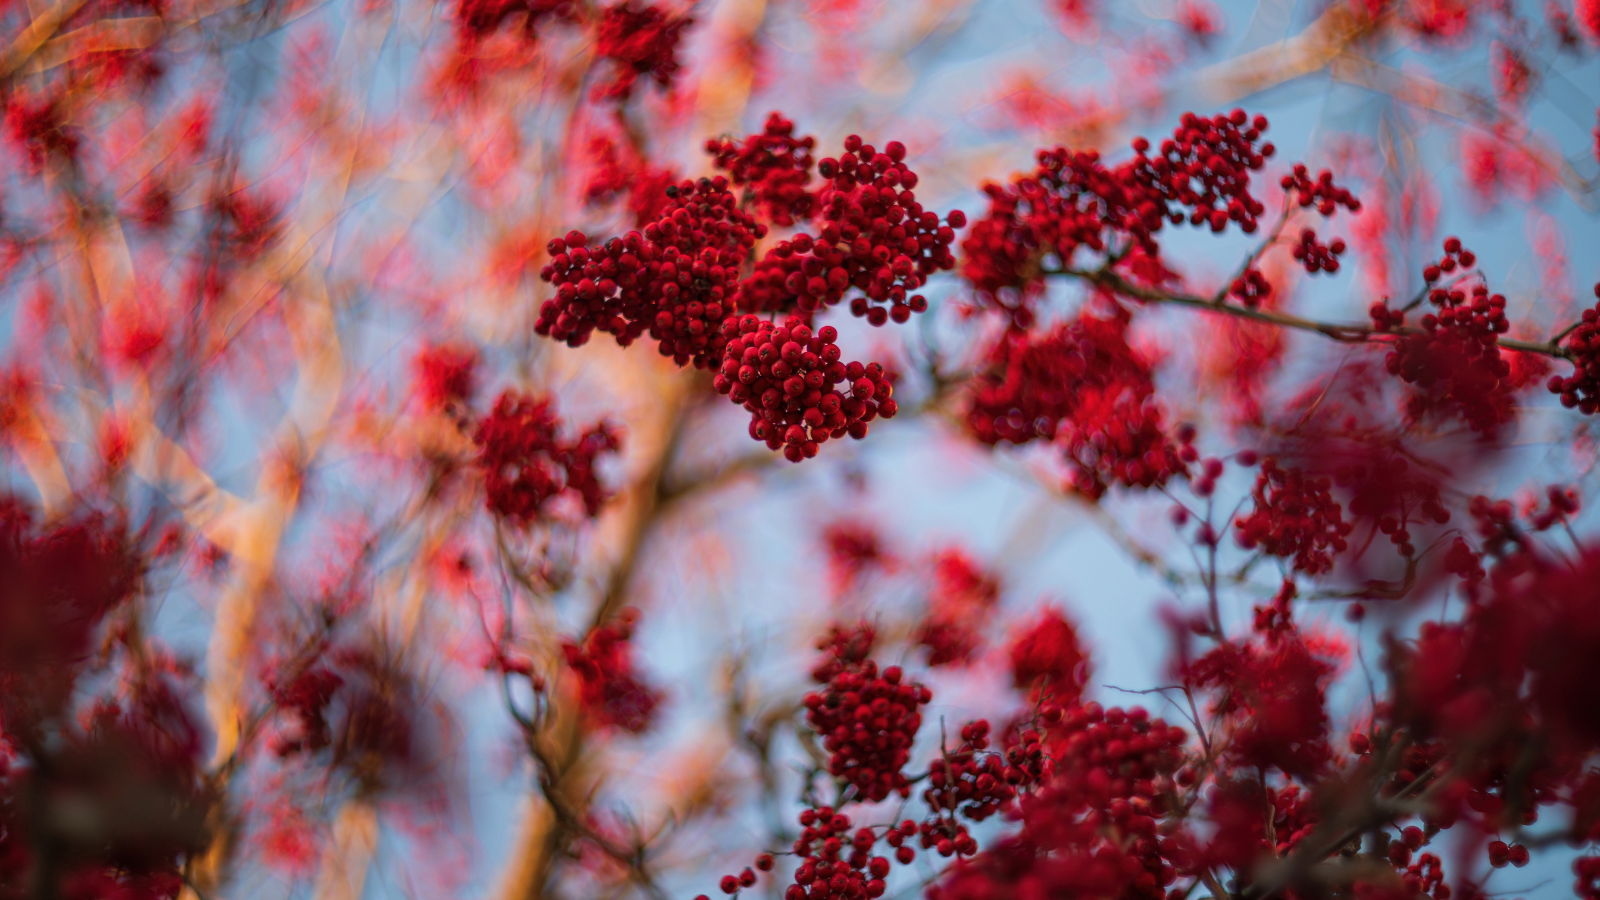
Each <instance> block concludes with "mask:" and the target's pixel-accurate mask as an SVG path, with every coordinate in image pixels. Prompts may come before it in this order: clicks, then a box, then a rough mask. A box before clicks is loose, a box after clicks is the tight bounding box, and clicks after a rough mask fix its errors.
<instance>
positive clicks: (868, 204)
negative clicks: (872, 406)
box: [739, 135, 967, 325]
mask: <svg viewBox="0 0 1600 900" xmlns="http://www.w3.org/2000/svg"><path fill="white" fill-rule="evenodd" d="M844 146H845V152H844V153H843V154H842V155H841V156H840V157H839V158H838V159H833V158H831V157H830V158H828V159H824V160H822V161H821V162H819V163H818V164H817V172H818V174H820V175H822V177H824V178H828V179H832V181H831V183H830V184H828V185H825V186H824V187H823V188H822V190H821V191H820V192H819V193H818V195H817V216H818V217H819V218H820V220H821V225H820V227H818V228H817V229H816V230H817V234H816V235H815V236H813V235H810V234H806V233H801V234H799V235H796V236H795V237H794V238H791V239H790V240H787V241H779V242H778V244H777V245H776V246H775V247H773V248H772V249H771V250H769V251H768V252H767V254H766V256H765V257H763V258H762V260H761V261H760V262H759V263H757V265H756V269H755V272H754V273H753V274H752V275H751V277H750V279H749V280H747V281H746V283H745V284H744V285H743V286H742V292H741V294H740V298H739V308H740V309H741V310H745V311H747V312H759V311H789V310H798V311H800V312H801V313H803V314H806V315H808V316H809V315H810V314H811V313H814V312H816V311H817V310H819V309H824V308H826V307H830V306H835V305H837V304H839V303H840V302H841V301H843V299H844V296H845V293H846V292H847V291H850V290H851V289H852V288H853V289H855V290H857V291H859V292H860V294H859V296H857V297H855V298H854V299H853V300H851V301H850V312H851V314H852V315H854V316H857V317H865V318H866V320H867V321H868V322H869V323H870V324H872V325H882V324H884V323H885V322H887V321H888V320H889V319H891V318H892V319H894V321H896V322H904V321H906V320H907V319H909V318H910V317H911V314H912V313H913V312H916V311H920V310H922V309H926V308H927V307H926V302H927V301H926V299H925V298H922V297H921V296H920V295H911V294H909V293H908V292H910V291H915V290H916V289H917V288H920V287H922V286H923V285H924V284H926V283H927V281H928V276H930V275H932V274H933V273H934V272H935V271H938V270H940V269H953V268H955V257H954V256H953V255H952V254H951V252H950V245H951V244H952V243H953V242H954V241H955V229H957V228H960V227H962V226H963V225H965V224H966V221H967V220H966V216H965V215H963V214H962V212H961V211H960V210H953V211H951V213H950V214H949V215H948V216H947V217H946V218H945V220H944V223H941V222H940V220H939V215H938V213H935V212H933V211H931V210H925V209H923V208H922V204H920V203H918V202H917V199H916V194H915V193H914V192H913V191H912V188H914V187H916V185H917V174H916V173H915V172H913V171H911V169H909V168H908V167H907V166H906V164H905V157H906V148H905V145H904V144H901V143H900V142H899V141H890V142H889V143H888V144H887V145H886V146H885V147H884V149H883V151H882V152H879V151H878V150H877V148H875V147H873V146H872V145H871V144H865V143H862V141H861V138H860V137H857V136H856V135H851V136H850V137H848V138H846V139H845V142H844ZM882 304H888V305H887V306H884V305H882Z"/></svg>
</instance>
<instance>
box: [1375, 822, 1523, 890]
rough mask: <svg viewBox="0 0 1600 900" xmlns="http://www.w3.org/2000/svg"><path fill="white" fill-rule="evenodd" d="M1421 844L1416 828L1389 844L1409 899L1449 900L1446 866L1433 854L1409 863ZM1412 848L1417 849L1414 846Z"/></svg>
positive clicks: (1390, 853) (1418, 829)
mask: <svg viewBox="0 0 1600 900" xmlns="http://www.w3.org/2000/svg"><path fill="white" fill-rule="evenodd" d="M1422 840H1423V834H1422V829H1420V828H1418V827H1416V826H1415V825H1413V826H1411V827H1409V828H1407V829H1406V830H1405V836H1404V837H1403V838H1402V839H1401V840H1398V841H1391V842H1389V862H1391V863H1393V864H1394V866H1395V869H1396V874H1398V875H1399V876H1400V884H1401V885H1402V886H1404V888H1405V891H1406V896H1408V897H1417V898H1421V897H1432V898H1433V900H1450V896H1451V890H1450V885H1448V884H1445V881H1444V865H1443V864H1442V863H1441V862H1440V860H1439V857H1437V856H1435V855H1433V854H1432V853H1424V854H1422V855H1421V856H1418V857H1417V861H1416V862H1410V860H1411V854H1412V852H1413V851H1414V850H1416V849H1417V848H1418V847H1421V846H1422ZM1413 844H1415V846H1412V845H1413ZM1524 852H1526V851H1524ZM1407 863H1410V864H1409V865H1407ZM1361 887H1362V885H1357V887H1356V891H1357V896H1360V889H1361Z"/></svg>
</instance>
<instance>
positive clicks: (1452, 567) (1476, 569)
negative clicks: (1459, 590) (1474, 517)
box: [1444, 537, 1488, 590]
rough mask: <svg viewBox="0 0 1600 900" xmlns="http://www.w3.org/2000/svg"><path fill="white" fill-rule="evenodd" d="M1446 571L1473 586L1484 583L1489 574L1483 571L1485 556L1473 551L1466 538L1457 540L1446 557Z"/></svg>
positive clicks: (1451, 545) (1452, 543)
mask: <svg viewBox="0 0 1600 900" xmlns="http://www.w3.org/2000/svg"><path fill="white" fill-rule="evenodd" d="M1444 570H1445V571H1446V572H1449V573H1450V574H1451V575H1455V576H1457V577H1459V578H1461V579H1462V580H1464V581H1466V582H1467V584H1468V585H1469V590H1470V587H1471V586H1474V585H1476V584H1477V583H1478V582H1481V581H1483V579H1484V578H1486V577H1488V573H1487V572H1485V571H1484V569H1483V554H1481V553H1476V552H1474V551H1473V549H1472V546H1471V545H1470V544H1468V543H1467V541H1466V539H1465V538H1460V537H1458V538H1456V539H1455V540H1454V541H1452V542H1451V543H1450V549H1449V551H1447V552H1446V553H1445V556H1444Z"/></svg>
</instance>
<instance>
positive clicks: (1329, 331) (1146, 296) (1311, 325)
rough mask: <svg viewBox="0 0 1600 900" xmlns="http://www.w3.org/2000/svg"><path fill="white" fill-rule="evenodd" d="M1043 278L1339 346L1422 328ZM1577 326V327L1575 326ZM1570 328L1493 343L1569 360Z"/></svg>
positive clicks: (1095, 278) (1092, 276)
mask: <svg viewBox="0 0 1600 900" xmlns="http://www.w3.org/2000/svg"><path fill="white" fill-rule="evenodd" d="M1043 274H1045V275H1065V276H1068V277H1070V278H1080V279H1082V280H1084V281H1087V282H1089V283H1090V284H1093V285H1096V286H1098V287H1103V288H1107V289H1109V290H1111V291H1114V292H1116V293H1118V294H1122V295H1124V296H1128V297H1132V298H1134V299H1136V300H1142V301H1144V302H1146V303H1170V304H1173V305H1177V306H1188V307H1192V308H1194V309H1202V310H1206V311H1208V312H1213V313H1222V314H1225V315H1230V316H1234V317H1236V318H1240V319H1249V320H1250V321H1253V322H1262V323H1265V324H1268V325H1276V326H1278V327H1280V328H1292V329H1294V330H1296V331H1310V332H1315V333H1317V334H1321V335H1324V336H1326V337H1330V338H1332V339H1334V340H1336V341H1340V342H1342V343H1352V344H1361V343H1387V342H1389V341H1391V340H1393V339H1394V338H1396V337H1403V336H1405V335H1408V334H1423V333H1425V332H1424V331H1423V330H1422V329H1421V328H1417V327H1414V326H1411V325H1401V326H1398V327H1395V328H1390V329H1387V330H1385V331H1379V330H1377V329H1376V328H1374V327H1373V326H1372V325H1370V324H1364V323H1355V322H1351V323H1343V322H1319V321H1317V320H1315V319H1306V318H1302V317H1300V316H1296V315H1292V314H1290V313H1285V312H1279V311H1277V310H1271V309H1253V308H1251V307H1248V306H1237V305H1234V304H1231V303H1222V304H1218V303H1216V302H1214V301H1213V300H1212V299H1210V298H1206V297H1196V296H1194V295H1192V294H1183V293H1178V292H1175V291H1164V290H1160V289H1157V288H1150V287H1144V286H1143V285H1137V284H1134V283H1132V282H1130V281H1128V280H1127V279H1125V278H1123V277H1122V276H1121V275H1119V274H1117V273H1116V272H1113V271H1110V270H1108V269H1106V268H1103V267H1102V268H1099V269H1070V268H1069V269H1047V270H1045V271H1044V273H1043ZM1574 327H1576V326H1574ZM1571 330H1572V329H1571V328H1568V329H1567V330H1566V331H1563V332H1561V333H1560V334H1558V335H1557V336H1556V337H1555V338H1552V339H1551V340H1549V341H1523V340H1517V339H1515V338H1504V337H1503V338H1497V339H1496V343H1497V344H1499V345H1500V346H1501V347H1504V348H1505V349H1507V350H1517V351H1520V352H1523V353H1537V354H1540V355H1542V356H1550V357H1554V358H1556V359H1570V358H1571V356H1570V354H1569V353H1568V352H1567V351H1566V350H1565V349H1563V348H1562V347H1561V346H1560V341H1561V338H1563V337H1565V336H1566V335H1567V334H1568V333H1570V332H1571Z"/></svg>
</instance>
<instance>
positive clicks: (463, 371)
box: [412, 344, 478, 412]
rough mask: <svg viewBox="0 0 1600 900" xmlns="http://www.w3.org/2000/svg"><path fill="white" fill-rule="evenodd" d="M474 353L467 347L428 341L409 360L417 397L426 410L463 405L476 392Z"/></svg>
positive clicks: (475, 355)
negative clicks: (414, 374) (414, 375)
mask: <svg viewBox="0 0 1600 900" xmlns="http://www.w3.org/2000/svg"><path fill="white" fill-rule="evenodd" d="M477 367H478V354H477V353H476V352H474V351H473V350H472V348H470V347H455V346H450V345H448V344H429V345H428V346H426V347H423V348H422V349H421V350H420V351H418V353H417V355H416V357H415V359H413V361H412V369H413V371H414V372H415V373H416V386H417V387H416V390H417V399H419V400H421V401H422V407H423V408H424V409H426V410H429V411H430V412H444V411H448V410H452V409H456V408H458V407H465V406H466V405H467V404H470V403H471V402H472V396H473V394H474V393H476V392H477Z"/></svg>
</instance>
